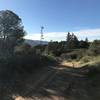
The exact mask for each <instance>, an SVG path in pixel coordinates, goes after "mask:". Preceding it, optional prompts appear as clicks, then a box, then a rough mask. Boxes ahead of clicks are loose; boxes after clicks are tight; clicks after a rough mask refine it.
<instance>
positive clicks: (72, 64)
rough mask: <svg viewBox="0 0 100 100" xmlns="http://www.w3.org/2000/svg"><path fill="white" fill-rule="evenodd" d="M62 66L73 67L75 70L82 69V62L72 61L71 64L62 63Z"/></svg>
mask: <svg viewBox="0 0 100 100" xmlns="http://www.w3.org/2000/svg"><path fill="white" fill-rule="evenodd" d="M61 65H63V66H66V67H73V68H79V67H81V66H80V62H77V61H71V62H68V61H63V62H61Z"/></svg>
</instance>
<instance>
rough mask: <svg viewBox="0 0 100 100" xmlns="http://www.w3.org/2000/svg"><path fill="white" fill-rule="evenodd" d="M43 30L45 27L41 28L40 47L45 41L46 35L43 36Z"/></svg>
mask: <svg viewBox="0 0 100 100" xmlns="http://www.w3.org/2000/svg"><path fill="white" fill-rule="evenodd" d="M43 29H44V27H43V26H41V37H40V45H42V41H43V39H44V35H43Z"/></svg>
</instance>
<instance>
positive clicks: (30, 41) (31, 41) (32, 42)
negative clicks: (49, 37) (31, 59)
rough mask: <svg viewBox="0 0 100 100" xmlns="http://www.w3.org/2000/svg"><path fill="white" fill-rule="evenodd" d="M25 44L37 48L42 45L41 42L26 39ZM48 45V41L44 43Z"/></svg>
mask: <svg viewBox="0 0 100 100" xmlns="http://www.w3.org/2000/svg"><path fill="white" fill-rule="evenodd" d="M25 43H27V44H30V45H31V46H36V45H39V44H40V40H29V39H25ZM46 44H48V42H47V41H42V45H46Z"/></svg>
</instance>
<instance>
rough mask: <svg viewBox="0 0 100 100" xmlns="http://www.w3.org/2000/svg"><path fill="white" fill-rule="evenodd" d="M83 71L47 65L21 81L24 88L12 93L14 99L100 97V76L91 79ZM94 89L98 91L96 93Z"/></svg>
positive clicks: (80, 98) (88, 98)
mask: <svg viewBox="0 0 100 100" xmlns="http://www.w3.org/2000/svg"><path fill="white" fill-rule="evenodd" d="M82 71H83V70H81V69H78V68H72V67H64V66H62V65H58V66H49V67H45V68H43V69H41V70H40V71H39V70H38V71H36V72H35V73H33V74H31V75H30V76H29V77H28V78H26V79H25V81H24V82H22V83H21V86H22V87H23V88H21V89H20V91H19V92H18V93H17V94H13V95H12V100H94V98H100V96H99V95H100V92H99V91H100V86H99V83H100V81H99V78H97V79H98V80H94V81H93V79H92V81H91V79H89V78H88V77H86V75H84V73H82ZM97 83H98V85H97ZM95 84H96V85H95ZM93 85H95V86H94V87H93ZM94 91H97V92H96V93H94ZM2 100H11V99H2ZM97 100H100V99H97Z"/></svg>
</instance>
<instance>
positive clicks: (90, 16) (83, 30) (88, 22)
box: [0, 0, 100, 40]
mask: <svg viewBox="0 0 100 100" xmlns="http://www.w3.org/2000/svg"><path fill="white" fill-rule="evenodd" d="M6 9H9V10H12V11H14V12H15V13H16V14H18V15H19V16H20V17H21V18H22V21H23V25H24V27H25V30H26V31H27V38H30V39H39V33H40V27H41V26H42V25H43V26H44V27H45V29H44V32H45V34H44V35H45V39H46V40H52V39H53V40H63V39H65V35H66V34H67V32H68V31H70V32H75V34H76V35H78V36H79V38H80V39H82V38H85V37H89V39H91V40H93V39H96V38H97V39H99V38H100V35H99V33H100V0H0V10H6ZM79 32H80V33H79ZM89 32H91V33H89ZM84 34H85V35H84ZM55 37H56V38H55ZM60 37H61V38H60Z"/></svg>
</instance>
